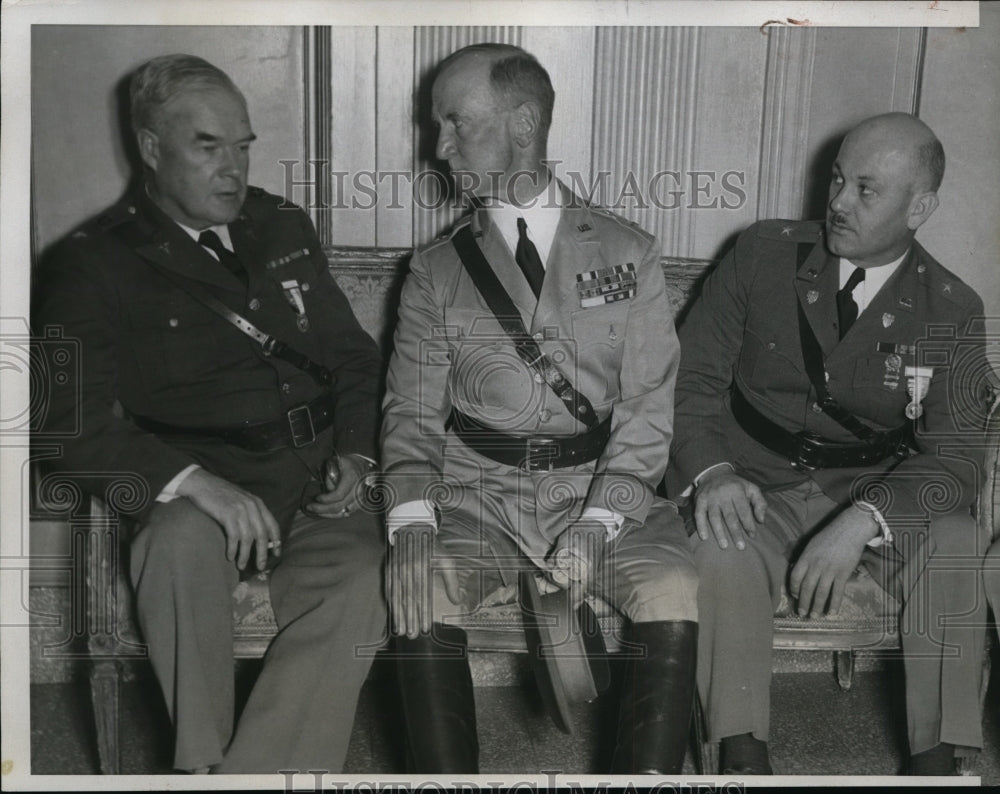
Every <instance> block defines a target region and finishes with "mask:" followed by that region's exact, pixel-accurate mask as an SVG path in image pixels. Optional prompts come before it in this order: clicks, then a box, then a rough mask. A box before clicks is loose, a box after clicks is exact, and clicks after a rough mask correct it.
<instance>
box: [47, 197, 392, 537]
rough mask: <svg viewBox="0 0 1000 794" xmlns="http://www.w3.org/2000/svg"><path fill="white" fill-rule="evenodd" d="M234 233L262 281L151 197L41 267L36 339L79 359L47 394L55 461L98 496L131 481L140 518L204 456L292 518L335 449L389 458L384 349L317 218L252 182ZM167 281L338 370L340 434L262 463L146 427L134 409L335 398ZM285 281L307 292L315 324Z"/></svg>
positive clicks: (225, 413) (178, 419)
mask: <svg viewBox="0 0 1000 794" xmlns="http://www.w3.org/2000/svg"><path fill="white" fill-rule="evenodd" d="M229 230H230V235H231V238H232V242H233V246H234V249H235V251H236V254H237V256H239V258H240V260H241V261H242V263H243V265H244V267H245V268H246V271H247V274H248V277H249V288H247V287H246V286H245V285H244V284H243V283H242V282H241V280H240V279H239V278H238V277H237V276H235V275H233V274H232V273H230V272H229V271H228V270H227V269H226V268H225V267H224V266H223V265H222V264H220V263H219V262H218V261H216V260H215V258H214V257H212V255H211V254H209V253H208V252H207V251H206V250H205V249H204V248H202V246H200V245H198V243H196V242H195V241H194V240H192V239H191V237H190V236H188V234H187V233H186V232H185V231H184V230H183V229H181V228H180V227H179V226H177V224H175V223H174V222H173V221H172V220H170V218H168V217H167V216H166V215H165V214H164V213H163V212H161V211H160V210H159V209H158V208H157V207H155V206H154V205H153V204H152V202H151V201H149V199H148V198H147V197H146V196H145V194H144V193H143V192H141V191H139V192H138V193H137V194H135V195H126V196H125V197H124V198H123V199H122V200H121V201H120V202H119V203H117V204H116V205H114V206H112V207H111V208H110V209H109V210H107V211H106V212H105V213H104V214H103V215H101V216H99V217H98V218H97V219H96V220H94V221H93V222H91V223H89V224H87V225H85V226H84V227H83V228H82V229H81V230H80V231H78V232H76V233H75V234H73V235H71V236H70V237H69V238H67V239H66V240H65V241H63V242H62V243H61V244H59V245H58V246H57V247H56V248H55V250H54V251H53V252H52V254H51V255H50V256H49V257H47V258H46V261H45V262H44V263H43V266H42V267H41V268H40V272H39V273H38V274H37V280H36V286H37V295H36V297H37V307H36V308H37V313H36V321H35V328H36V330H37V331H39V332H42V329H44V328H45V327H51V328H57V329H59V330H60V331H61V333H62V334H63V336H64V337H66V338H68V339H71V340H76V341H77V342H78V344H79V354H80V356H81V358H80V363H81V367H80V374H81V379H80V381H79V382H78V383H74V384H73V385H72V387H71V388H64V389H59V388H51V389H50V390H49V392H50V393H49V395H48V397H49V400H48V403H47V404H46V406H45V407H46V416H45V417H44V418H45V425H46V427H48V428H49V434H50V435H49V437H50V438H52V439H53V440H55V441H58V442H60V443H61V444H62V445H63V449H62V454H61V455H60V456H59V457H58V459H57V460H55V461H54V462H53V463H54V465H55V466H57V467H58V468H60V469H62V470H64V471H67V472H71V473H74V474H75V476H77V477H78V479H79V481H80V484H81V487H82V488H83V489H84V490H85V491H89V492H95V493H97V494H99V495H104V494H103V489H104V488H105V487H106V484H107V480H108V478H109V477H114V476H115V475H116V474H117V475H119V476H121V475H124V476H127V477H130V478H132V479H133V480H134V482H135V483H136V484H137V493H136V494H135V496H134V498H132V499H130V500H129V503H128V504H126V505H119V507H123V508H124V512H126V513H129V512H131V513H141V512H142V511H143V510H144V509H145V508H147V507H148V506H149V505H150V504H151V500H153V499H155V497H156V495H157V494H159V493H160V491H161V490H162V489H163V487H164V486H165V485H166V484H167V483H168V482H169V481H170V480H171V479H172V478H173V477H174V476H175V475H176V474H177V473H178V472H180V471H181V470H182V469H184V468H185V467H186V466H188V465H189V464H191V463H199V464H201V465H202V466H204V467H205V468H206V469H207V470H209V471H211V472H213V473H214V474H217V475H219V476H221V477H223V478H225V479H227V480H229V481H231V482H234V483H236V484H238V485H240V486H242V487H244V488H246V489H247V490H249V491H250V492H252V493H255V494H257V495H258V496H260V497H261V498H262V499H263V500H264V501H265V503H266V504H267V505H268V507H269V508H270V509H271V511H272V512H273V513H274V515H275V517H276V518H278V520H279V522H281V523H283V524H284V523H285V522H287V521H288V520H290V518H291V515H292V514H293V513H294V510H295V508H296V507H298V505H299V502H300V499H301V494H302V490H303V487H304V486H305V484H306V483H307V482H308V481H309V478H310V473H311V472H312V473H316V472H317V471H318V468H319V466H320V465H321V463H322V462H323V461H324V460H325V459H327V458H328V457H329V456H330V455H331V454H332V452H333V451H334V449H336V450H337V451H339V452H341V453H349V452H358V453H362V454H365V455H368V456H374V454H375V440H376V435H377V403H376V400H377V394H378V386H379V383H378V378H379V370H380V365H379V355H378V350H377V348H376V347H375V344H374V342H373V341H372V339H371V338H370V337H369V336H368V334H366V333H365V332H364V331H363V330H362V328H361V327H360V326H359V324H358V322H357V320H356V319H355V317H354V315H353V314H352V312H351V307H350V305H349V304H348V302H347V299H346V298H345V296H344V295H343V293H342V292H341V291H340V289H339V287H337V285H336V283H335V282H334V280H333V278H332V277H331V276H330V274H329V271H328V269H327V260H326V257H325V256H324V254H323V251H322V247H321V245H320V243H319V240H318V239H317V237H316V234H315V231H314V230H313V227H312V224H311V223H310V221H309V219H308V218H307V217H306V215H305V214H304V213H303V212H302V211H301V210H300V209H298V208H297V207H294V206H292V205H290V204H287V203H286V202H284V200H283V199H282V198H281V197H279V196H273V195H270V194H268V193H265V192H264V191H263V190H260V189H258V188H250V189H249V191H248V195H247V199H246V202H245V203H244V206H243V208H242V211H241V213H240V216H239V218H238V219H237V220H236V221H234V222H233V223H231V224H230V225H229ZM168 276H169V277H171V278H173V279H175V280H176V281H177V282H179V283H180V284H181V285H186V284H191V285H196V286H197V287H198V288H200V289H204V290H206V291H207V292H209V293H210V294H211V295H214V296H215V297H216V298H218V299H220V300H221V301H223V302H224V303H225V304H227V305H228V306H229V307H230V308H232V309H233V310H235V311H237V312H239V313H241V314H243V315H244V316H245V317H246V318H247V319H249V320H250V321H251V322H253V323H254V324H255V325H256V326H257V327H258V328H259V329H261V330H262V331H265V332H267V333H270V334H273V335H274V336H276V337H278V338H280V339H282V340H284V341H285V342H287V343H288V344H290V345H292V346H294V347H296V348H298V349H299V350H300V351H302V352H303V353H305V354H306V355H308V356H309V357H310V358H312V359H313V360H314V361H317V362H321V363H323V364H324V365H325V366H326V367H328V368H329V369H330V370H332V371H333V373H334V375H335V376H336V382H335V385H334V387H333V400H334V403H335V419H334V425H333V428H332V429H331V430H327V431H326V432H325V433H324V434H322V435H321V436H320V437H319V438H318V440H317V441H315V442H314V443H312V444H310V445H308V446H305V447H302V448H300V449H297V450H291V449H284V450H279V451H277V452H273V453H266V454H260V453H251V452H247V451H245V450H243V449H240V448H238V447H234V446H232V445H228V444H225V443H223V442H222V441H220V440H218V439H211V438H204V437H200V438H183V439H181V438H177V437H175V436H170V437H167V436H163V437H157V436H156V435H153V434H152V433H148V432H145V431H144V430H141V429H140V428H139V427H137V426H136V425H135V424H134V423H133V422H132V421H131V420H130V417H131V416H133V415H136V416H140V417H146V418H149V419H153V420H156V421H158V422H162V423H166V424H169V425H174V426H178V427H182V428H199V427H233V426H238V425H241V424H244V423H255V422H262V421H268V420H274V419H278V418H280V417H281V416H282V415H283V414H284V413H285V412H286V411H287V410H288V409H289V408H292V407H293V406H296V405H299V404H302V403H308V402H309V401H311V400H312V399H314V398H316V397H317V396H318V395H319V394H320V393H321V389H320V387H319V386H318V385H317V384H316V383H315V381H314V380H313V379H312V378H311V377H310V376H309V375H307V374H306V373H304V372H302V371H301V370H298V369H296V368H295V367H293V366H291V365H290V364H287V363H286V362H284V361H281V360H280V359H276V358H274V357H268V356H265V355H264V354H263V353H262V351H261V349H260V346H259V345H258V344H257V343H256V342H254V341H252V340H251V339H250V338H248V337H247V336H245V335H244V334H242V333H241V332H239V331H238V330H237V329H236V328H234V327H233V326H232V325H230V324H229V323H228V322H226V321H225V320H224V319H222V318H221V317H219V316H218V315H216V314H215V313H213V312H212V311H211V310H209V309H208V308H207V307H205V306H204V305H202V304H201V303H199V302H197V301H196V300H195V299H194V298H193V297H191V296H190V295H188V294H187V293H186V292H185V291H184V290H183V289H182V288H181V287H180V286H178V285H177V284H176V283H175V282H174V281H171V280H170V278H168ZM282 282H296V283H297V286H298V289H299V295H300V297H301V300H302V302H303V307H304V310H305V316H306V318H307V320H308V322H307V324H306V323H301V322H300V318H299V315H298V313H297V312H296V310H295V309H294V308H293V306H292V303H291V296H290V294H288V293H286V291H285V289H284V288H283V287H282ZM63 432H65V433H66V435H59V434H60V433H63ZM53 434H55V435H53Z"/></svg>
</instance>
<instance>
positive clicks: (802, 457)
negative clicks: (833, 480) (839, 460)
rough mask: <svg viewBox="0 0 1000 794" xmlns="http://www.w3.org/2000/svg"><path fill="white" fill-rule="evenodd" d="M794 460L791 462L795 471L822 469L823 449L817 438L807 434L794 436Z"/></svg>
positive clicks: (801, 433)
mask: <svg viewBox="0 0 1000 794" xmlns="http://www.w3.org/2000/svg"><path fill="white" fill-rule="evenodd" d="M795 441H796V444H795V458H794V460H792V461H791V464H792V468H793V469H795V470H796V471H815V470H816V469H821V468H823V465H822V463H823V447H822V442H821V441H820V439H819V438H818V437H817V436H814V435H812V434H811V433H807V432H799V433H796V434H795Z"/></svg>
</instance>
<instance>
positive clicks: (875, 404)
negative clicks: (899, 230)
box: [667, 220, 988, 517]
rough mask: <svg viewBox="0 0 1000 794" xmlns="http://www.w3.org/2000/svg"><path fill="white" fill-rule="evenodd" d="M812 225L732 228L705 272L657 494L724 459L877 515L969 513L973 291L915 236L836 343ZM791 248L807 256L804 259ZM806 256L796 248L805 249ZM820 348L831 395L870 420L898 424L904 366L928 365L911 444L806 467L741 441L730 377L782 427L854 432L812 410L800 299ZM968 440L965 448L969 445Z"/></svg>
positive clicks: (835, 272) (978, 392) (980, 377)
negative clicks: (853, 463) (865, 505)
mask: <svg viewBox="0 0 1000 794" xmlns="http://www.w3.org/2000/svg"><path fill="white" fill-rule="evenodd" d="M822 238H823V225H822V224H821V223H818V222H793V221H777V220H776V221H766V222H762V223H758V224H755V225H754V226H751V227H750V228H749V229H748V230H746V231H745V232H743V234H741V235H740V237H739V239H738V240H737V242H736V245H735V247H734V248H733V249H732V250H731V251H730V252H729V253H728V254H727V255H726V257H725V258H724V259H723V261H722V262H721V263H720V264H719V266H718V268H717V269H716V270H715V271H714V272H713V273H712V274H711V275H710V276H709V278H708V279H707V280H706V282H705V285H704V289H703V291H702V294H701V296H700V298H699V299H698V300H697V302H696V303H695V304H694V306H693V307H692V309H691V312H690V315H689V316H688V317H687V318H686V319H685V321H684V323H683V325H682V327H681V329H680V339H681V345H682V350H683V360H682V364H681V368H680V373H679V375H678V381H677V419H676V427H677V432H676V435H675V440H674V453H673V460H672V465H671V468H670V471H669V472H668V479H667V482H668V490H669V492H670V493H671V494H679V493H681V492H682V491H683V490H684V489H685V488H686V487H687V486H688V485H689V484H690V483H691V482H692V480H693V478H694V477H696V476H697V475H698V474H699V473H700V472H702V471H704V470H705V469H706V468H708V467H710V466H712V465H714V464H717V463H720V462H722V461H727V462H730V463H732V464H733V465H734V466H735V468H736V471H737V473H739V474H740V475H742V476H744V477H747V478H748V479H750V480H751V481H753V482H755V483H757V484H758V485H761V486H763V487H765V488H768V487H781V486H784V485H790V484H793V483H796V482H801V481H802V480H803V479H804V478H806V477H812V478H813V479H814V480H815V481H816V483H817V484H818V485H819V486H820V487H821V488H822V489H823V491H824V492H825V493H826V494H827V495H828V496H829V497H830V498H831V499H833V500H834V501H836V502H838V503H840V504H847V503H848V502H849V500H850V499H851V497H852V488H853V489H854V491H853V496H854V498H861V499H864V500H866V501H868V502H870V503H872V504H874V505H875V506H876V507H878V508H880V509H881V510H882V512H883V513H884V514H885V515H886V516H887V517H904V516H911V517H914V516H920V517H926V516H927V515H928V514H931V513H947V512H953V511H960V512H966V511H967V510H968V508H969V505H970V504H971V503H972V502H973V500H974V498H975V494H976V483H977V479H978V476H979V470H980V466H981V460H982V430H983V427H984V424H983V423H984V418H985V405H986V400H987V391H988V382H987V381H986V379H985V375H986V371H987V370H988V367H987V366H986V361H985V357H984V352H983V351H984V347H983V343H984V339H985V337H984V334H983V330H982V325H981V322H979V323H977V321H976V318H977V317H978V318H981V317H982V314H983V304H982V301H981V300H980V299H979V297H978V296H977V295H976V294H975V293H974V292H973V291H972V290H971V289H970V288H969V287H968V286H966V285H965V284H964V283H962V281H961V280H959V279H958V277H956V276H955V275H954V274H952V273H951V272H949V271H948V270H946V269H945V268H944V267H942V266H941V265H940V264H938V262H936V261H935V260H934V259H933V258H932V257H931V256H930V255H929V254H928V253H927V252H926V251H925V250H924V249H923V248H922V247H921V246H920V245H919V244H918V243H916V242H914V243H913V246H912V248H911V250H910V252H909V253H908V254H907V256H906V258H905V259H904V261H903V262H902V263H901V264H900V266H899V267H898V269H897V270H896V272H895V273H894V274H893V275H892V277H891V278H890V279H889V281H888V282H887V283H886V284H885V286H884V287H883V288H882V289H881V290H880V291H879V292H878V294H877V295H876V296H875V297H874V299H873V300H872V301H871V302H870V304H869V305H868V307H867V308H866V309H865V311H864V312H862V313H861V315H860V316H859V317H858V319H857V321H856V322H855V323H854V325H853V326H852V327H851V328H850V330H849V331H848V333H847V335H846V336H845V337H844V339H843V340H838V328H837V308H836V299H835V296H836V292H837V290H838V289H839V264H838V263H839V260H838V258H837V257H835V256H832V255H830V254H829V253H828V252H827V250H826V247H825V245H824V243H823V239H822ZM800 246H806V251H807V252H808V254H807V256H806V257H805V260H804V261H803V262H802V264H801V266H799V267H796V265H797V262H798V261H799V258H798V257H799V249H800ZM803 253H805V252H803ZM798 306H801V307H802V309H803V311H804V312H805V316H806V317H807V319H808V322H809V323H810V325H811V326H812V329H813V332H814V333H815V335H816V338H817V340H818V342H819V344H820V346H821V347H822V349H823V353H824V356H825V366H826V371H827V373H828V375H829V378H828V381H827V384H828V389H829V391H830V393H831V395H832V396H833V397H834V398H835V399H836V400H837V401H838V402H839V403H840V404H841V406H843V407H844V408H845V409H847V410H848V411H850V412H851V413H853V414H854V415H855V416H856V417H857V418H858V419H860V420H861V421H862V422H864V423H866V424H868V425H869V426H870V427H872V428H874V429H876V430H886V429H891V428H895V427H899V426H900V425H902V424H904V423H906V422H907V421H908V420H907V418H906V415H905V413H904V411H905V409H906V406H907V404H908V403H909V402H910V401H911V396H910V394H909V393H908V389H907V380H906V377H905V374H904V373H905V369H904V368H905V367H906V366H912V365H914V364H915V363H916V364H919V365H922V366H932V367H933V377H932V379H931V382H930V386H929V389H928V391H927V394H926V396H925V397H924V398H923V400H922V405H923V409H924V413H923V416H922V417H921V418H920V419H919V420H918V421H916V422H915V423H912V424H913V430H914V445H913V446H914V449H913V452H914V454H912V455H910V457H908V458H907V459H905V460H903V461H902V462H899V461H898V459H896V458H895V457H891V458H890V459H889V460H887V461H884V462H882V463H880V464H878V465H876V466H872V467H869V468H831V469H825V470H817V471H812V472H801V471H796V470H795V469H793V468H792V467H791V466H790V464H789V462H788V461H787V460H786V459H784V458H782V457H781V456H779V455H776V454H774V453H772V452H771V451H770V450H768V449H766V448H765V447H763V446H761V445H760V444H758V443H757V442H755V441H754V440H753V439H751V438H750V437H749V436H748V435H747V434H746V433H744V432H743V430H742V429H741V428H740V427H739V425H737V424H736V421H735V419H734V418H733V415H732V413H731V411H730V408H729V403H730V388H731V386H732V385H733V384H734V383H735V384H736V385H737V386H738V387H739V388H740V389H741V390H742V392H743V394H744V395H745V396H746V397H747V399H748V400H749V401H750V403H751V404H752V405H753V406H754V407H755V408H757V410H758V411H760V412H761V413H763V414H764V415H765V416H767V417H768V418H769V419H771V420H772V421H774V422H776V423H777V424H779V425H781V426H782V427H783V428H785V429H787V430H789V431H791V432H798V431H800V430H806V431H811V432H814V433H816V434H819V435H821V436H823V437H825V438H828V439H832V440H835V441H843V442H852V441H857V439H856V438H855V437H854V436H852V435H851V434H850V432H848V431H847V430H845V429H844V428H843V427H841V426H840V425H839V424H838V423H836V422H835V421H834V420H833V419H831V418H830V417H828V416H827V415H826V414H825V413H823V412H822V411H821V410H819V406H818V405H816V403H815V400H816V394H815V391H814V390H813V389H812V386H811V384H810V382H809V378H808V376H807V374H806V371H805V366H804V364H803V357H802V349H801V344H800V339H799V332H798V321H797V307H798ZM977 444H978V445H979V448H978V449H977V448H976V445H977Z"/></svg>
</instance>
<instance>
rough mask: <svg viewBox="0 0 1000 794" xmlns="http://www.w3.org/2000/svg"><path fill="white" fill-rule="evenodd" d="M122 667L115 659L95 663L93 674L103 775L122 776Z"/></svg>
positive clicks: (95, 720)
mask: <svg viewBox="0 0 1000 794" xmlns="http://www.w3.org/2000/svg"><path fill="white" fill-rule="evenodd" d="M120 681H121V667H120V666H119V664H118V662H116V661H114V660H112V659H102V660H99V661H95V662H94V663H93V667H91V671H90V697H91V703H92V705H93V709H94V722H95V727H96V728H97V753H98V757H99V758H100V762H101V774H102V775H117V774H120V773H121V763H120V754H119V745H118V726H119V712H120V710H121V709H120V701H119V683H120Z"/></svg>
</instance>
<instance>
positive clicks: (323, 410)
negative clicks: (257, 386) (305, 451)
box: [132, 392, 333, 452]
mask: <svg viewBox="0 0 1000 794" xmlns="http://www.w3.org/2000/svg"><path fill="white" fill-rule="evenodd" d="M132 420H133V421H134V422H135V424H136V425H138V426H139V427H141V428H142V429H143V430H146V431H148V432H150V433H155V434H156V435H158V436H175V437H184V438H218V439H221V440H223V441H225V442H226V443H227V444H232V445H233V446H237V447H242V448H243V449H246V450H248V451H250V452H274V451H275V450H278V449H284V448H285V447H294V448H296V449H298V448H299V447H305V446H308V445H309V444H311V443H312V442H313V441H315V440H316V436H318V435H319V434H320V433H322V432H323V431H324V430H326V429H327V428H328V427H329V426H330V425H331V424H333V397H332V395H331V394H330V393H329V392H324V393H323V394H321V395H320V396H319V397H317V398H316V399H315V400H313V401H312V402H310V403H303V404H302V405H296V406H295V407H294V408H290V409H288V410H287V411H286V412H285V413H284V414H283V415H282V416H281V417H280V418H278V419H272V420H271V421H269V422H256V423H254V424H245V425H237V426H229V427H178V426H176V425H170V424H166V423H165V422H158V421H156V420H155V419H149V418H147V417H144V416H135V415H133V416H132Z"/></svg>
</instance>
